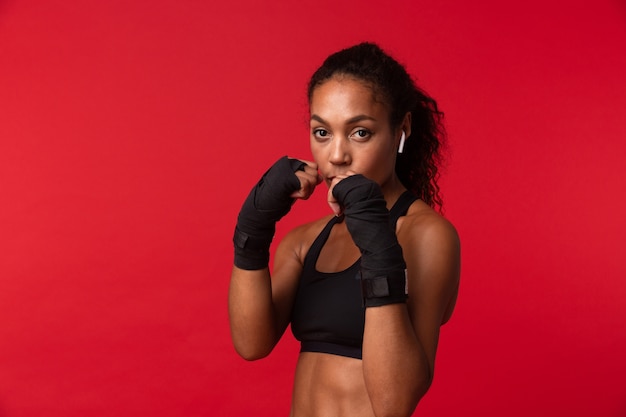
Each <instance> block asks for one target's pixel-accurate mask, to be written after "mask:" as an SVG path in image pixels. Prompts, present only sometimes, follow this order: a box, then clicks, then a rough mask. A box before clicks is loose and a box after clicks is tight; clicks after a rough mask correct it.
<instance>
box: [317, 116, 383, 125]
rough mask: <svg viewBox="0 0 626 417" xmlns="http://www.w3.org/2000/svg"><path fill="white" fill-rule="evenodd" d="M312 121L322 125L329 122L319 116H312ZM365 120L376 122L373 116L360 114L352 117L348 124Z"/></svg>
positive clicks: (347, 121)
mask: <svg viewBox="0 0 626 417" xmlns="http://www.w3.org/2000/svg"><path fill="white" fill-rule="evenodd" d="M311 120H315V121H317V122H320V123H322V124H328V122H327V121H326V120H324V119H322V118H321V117H320V116H318V115H317V114H312V115H311ZM363 120H371V121H373V122H375V121H376V119H375V118H373V117H372V116H368V115H366V114H359V115H358V116H354V117H351V118H349V119H348V120H346V123H347V124H352V123H357V122H361V121H363Z"/></svg>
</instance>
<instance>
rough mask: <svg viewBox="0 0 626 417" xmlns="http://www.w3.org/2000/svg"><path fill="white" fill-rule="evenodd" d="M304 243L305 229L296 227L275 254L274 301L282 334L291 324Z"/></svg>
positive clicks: (277, 322)
mask: <svg viewBox="0 0 626 417" xmlns="http://www.w3.org/2000/svg"><path fill="white" fill-rule="evenodd" d="M302 245H303V230H302V229H301V228H296V229H294V230H292V231H291V232H290V233H288V234H287V235H286V236H285V237H284V238H283V240H282V241H281V242H280V243H279V245H278V247H277V248H276V252H275V254H274V267H273V271H272V279H271V282H272V302H273V304H274V310H275V314H276V315H275V317H276V326H277V329H279V334H281V335H282V333H283V332H284V331H285V329H286V328H287V325H288V324H289V321H290V318H291V309H292V306H293V302H294V298H295V295H296V291H297V289H298V282H299V279H300V274H301V273H302V267H303V261H304V253H303V250H302Z"/></svg>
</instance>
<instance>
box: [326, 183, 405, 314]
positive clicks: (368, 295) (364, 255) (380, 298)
mask: <svg viewBox="0 0 626 417" xmlns="http://www.w3.org/2000/svg"><path fill="white" fill-rule="evenodd" d="M333 196H334V197H335V198H336V199H337V201H338V202H339V204H341V205H342V206H343V208H344V215H345V222H346V226H347V227H348V231H349V232H350V235H351V236H352V239H353V240H354V243H355V244H356V245H357V246H358V248H359V249H360V251H361V284H362V290H363V300H364V304H365V307H375V306H382V305H387V304H395V303H404V302H406V299H407V295H406V273H405V270H406V264H405V262H404V258H403V257H402V248H401V247H400V244H398V239H397V238H396V233H395V230H394V229H393V227H392V225H391V224H390V222H389V211H388V210H387V202H386V201H385V198H384V196H383V193H382V191H381V190H380V186H379V185H378V184H377V183H375V182H374V181H372V180H369V179H367V178H365V177H364V176H362V175H353V176H351V177H348V178H345V179H343V180H341V181H340V182H339V183H337V185H336V186H335V188H333Z"/></svg>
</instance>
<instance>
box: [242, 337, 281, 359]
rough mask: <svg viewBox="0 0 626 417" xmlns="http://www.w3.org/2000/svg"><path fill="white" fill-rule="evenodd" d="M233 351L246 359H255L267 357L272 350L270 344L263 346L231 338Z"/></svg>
mask: <svg viewBox="0 0 626 417" xmlns="http://www.w3.org/2000/svg"><path fill="white" fill-rule="evenodd" d="M233 345H234V347H235V352H237V354H238V355H239V356H241V357H242V358H243V359H245V360H247V361H256V360H259V359H263V358H265V357H267V356H268V355H269V354H270V353H271V352H272V346H269V347H268V346H264V345H261V344H255V343H250V342H244V341H238V340H235V339H233Z"/></svg>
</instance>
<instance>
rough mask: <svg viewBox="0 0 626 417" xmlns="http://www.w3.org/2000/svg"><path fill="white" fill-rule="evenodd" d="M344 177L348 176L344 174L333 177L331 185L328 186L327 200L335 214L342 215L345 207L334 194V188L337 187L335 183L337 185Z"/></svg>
mask: <svg viewBox="0 0 626 417" xmlns="http://www.w3.org/2000/svg"><path fill="white" fill-rule="evenodd" d="M344 178H346V176H344V175H341V176H337V177H335V178H333V180H332V181H331V182H330V185H329V187H328V196H327V202H328V205H329V207H330V209H331V210H332V211H333V213H335V216H341V214H342V213H343V207H341V204H339V202H338V201H337V199H336V198H335V196H334V195H333V188H335V185H337V184H338V183H339V181H341V180H342V179H344Z"/></svg>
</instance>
